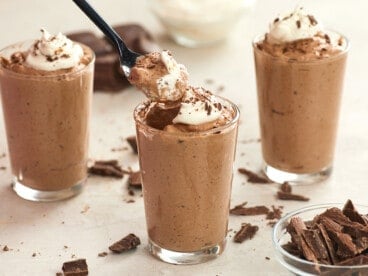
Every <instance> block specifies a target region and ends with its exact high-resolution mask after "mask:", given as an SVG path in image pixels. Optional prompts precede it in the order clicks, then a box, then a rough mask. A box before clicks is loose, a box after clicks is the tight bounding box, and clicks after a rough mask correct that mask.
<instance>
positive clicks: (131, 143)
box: [126, 135, 138, 154]
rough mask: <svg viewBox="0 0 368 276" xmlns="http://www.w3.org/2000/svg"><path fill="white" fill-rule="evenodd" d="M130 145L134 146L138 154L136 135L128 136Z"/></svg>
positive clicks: (133, 148)
mask: <svg viewBox="0 0 368 276" xmlns="http://www.w3.org/2000/svg"><path fill="white" fill-rule="evenodd" d="M126 141H127V142H128V144H129V146H130V147H131V148H132V150H133V152H134V153H135V154H138V147H137V137H136V136H135V135H133V136H129V137H127V138H126Z"/></svg>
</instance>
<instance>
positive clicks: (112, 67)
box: [94, 53, 130, 92]
mask: <svg viewBox="0 0 368 276" xmlns="http://www.w3.org/2000/svg"><path fill="white" fill-rule="evenodd" d="M129 85H130V84H129V82H128V80H127V79H126V78H125V76H124V75H123V73H122V72H121V67H120V61H119V57H118V55H117V54H116V53H108V54H104V55H100V56H96V61H95V75H94V88H95V90H98V91H99V90H101V91H111V92H114V91H115V92H116V91H120V90H122V89H124V88H126V87H128V86H129Z"/></svg>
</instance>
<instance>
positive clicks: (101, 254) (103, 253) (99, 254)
mask: <svg viewBox="0 0 368 276" xmlns="http://www.w3.org/2000/svg"><path fill="white" fill-rule="evenodd" d="M107 255H108V253H107V252H101V253H98V255H97V256H98V257H106V256H107Z"/></svg>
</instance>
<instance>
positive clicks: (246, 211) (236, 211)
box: [230, 202, 270, 216]
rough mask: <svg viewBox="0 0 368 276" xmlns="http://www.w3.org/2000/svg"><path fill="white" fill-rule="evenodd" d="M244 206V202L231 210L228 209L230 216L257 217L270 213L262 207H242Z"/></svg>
mask: <svg viewBox="0 0 368 276" xmlns="http://www.w3.org/2000/svg"><path fill="white" fill-rule="evenodd" d="M246 204H247V203H246V202H245V203H242V204H240V205H237V206H235V207H234V208H233V209H230V214H232V215H237V216H258V215H267V214H268V213H269V211H270V210H269V209H268V208H267V207H266V206H264V205H262V206H254V207H244V206H245V205H246Z"/></svg>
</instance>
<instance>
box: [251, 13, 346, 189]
mask: <svg viewBox="0 0 368 276" xmlns="http://www.w3.org/2000/svg"><path fill="white" fill-rule="evenodd" d="M347 44H348V43H347V40H346V39H345V38H344V37H343V36H341V35H339V34H337V33H335V32H331V31H328V30H325V29H324V28H322V27H321V24H320V23H319V21H318V20H316V19H315V18H314V16H312V15H310V14H308V13H307V12H306V11H305V10H304V9H303V8H297V9H296V10H295V11H293V12H292V13H290V14H287V15H285V16H279V17H277V18H276V19H275V20H274V21H273V22H272V23H271V26H270V30H269V32H268V33H267V34H266V35H265V36H262V37H260V38H258V39H256V40H255V41H254V44H253V46H254V56H255V66H256V76H257V87H258V105H259V116H260V128H261V136H262V152H263V158H264V161H265V163H266V169H265V173H266V175H267V176H268V177H269V178H271V180H273V181H276V182H281V183H282V182H284V181H291V180H293V179H288V178H287V177H286V176H285V178H283V177H278V176H276V177H275V176H274V175H272V174H271V173H270V171H271V169H272V170H273V171H277V173H278V174H279V175H281V174H282V173H283V172H286V173H293V174H297V175H298V174H319V176H320V177H321V178H325V177H327V176H328V175H329V173H330V171H331V167H332V162H333V155H334V148H335V142H336V131H337V122H338V116H339V106H340V99H341V92H342V85H343V77H344V71H345V63H346V57H347V47H348V45H347ZM280 173H281V174H280ZM275 175H276V172H275Z"/></svg>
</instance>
